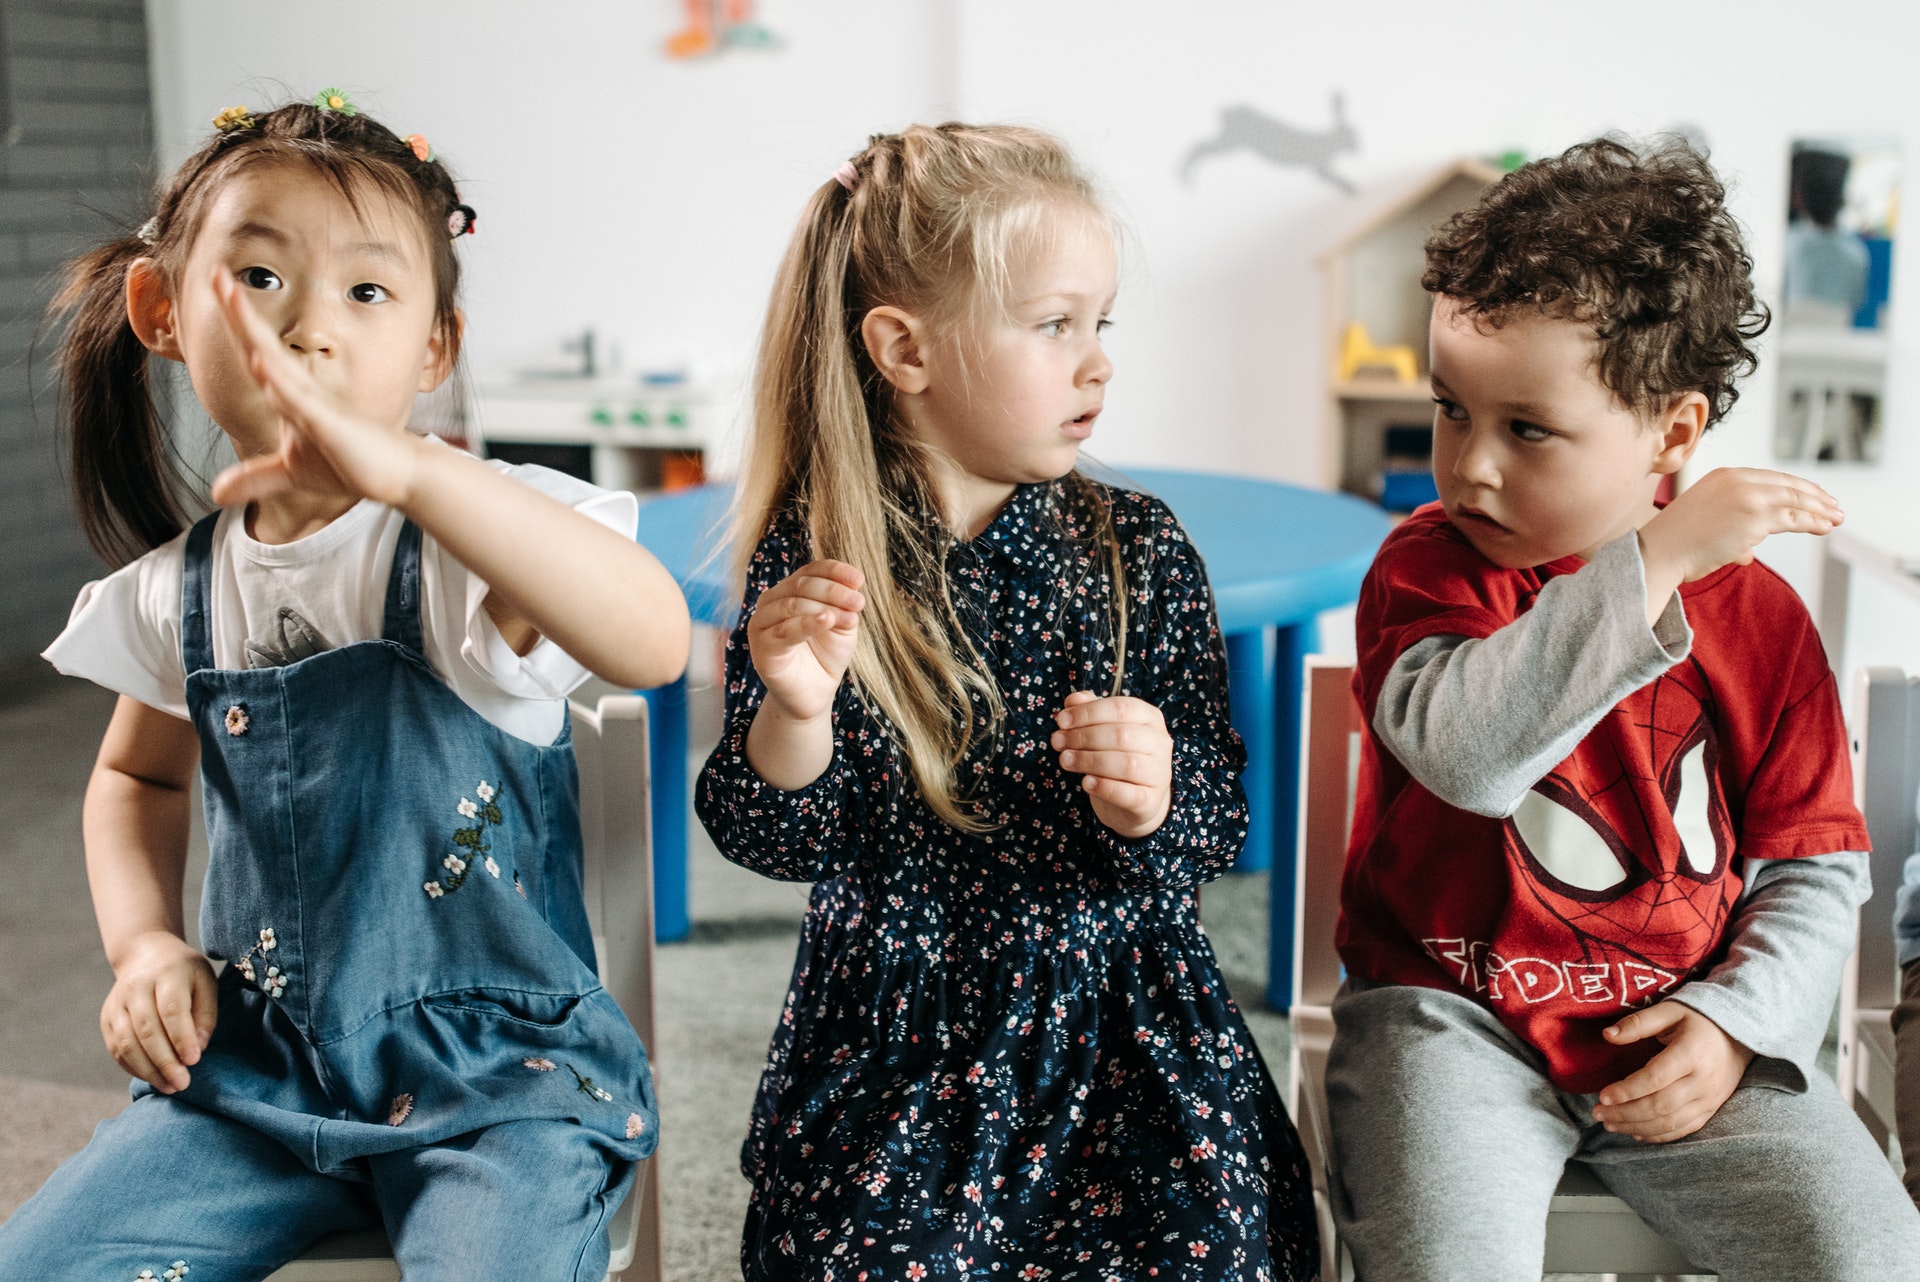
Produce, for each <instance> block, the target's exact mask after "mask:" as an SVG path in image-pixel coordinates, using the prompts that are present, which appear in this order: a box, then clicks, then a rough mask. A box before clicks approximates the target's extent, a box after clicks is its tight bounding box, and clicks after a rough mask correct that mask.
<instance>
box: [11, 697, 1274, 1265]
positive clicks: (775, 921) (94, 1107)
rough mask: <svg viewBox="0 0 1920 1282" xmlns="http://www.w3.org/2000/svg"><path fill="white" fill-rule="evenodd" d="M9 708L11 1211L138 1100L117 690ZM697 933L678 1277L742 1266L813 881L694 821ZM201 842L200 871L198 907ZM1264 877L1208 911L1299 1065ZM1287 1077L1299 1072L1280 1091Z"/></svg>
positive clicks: (194, 875) (662, 1003)
mask: <svg viewBox="0 0 1920 1282" xmlns="http://www.w3.org/2000/svg"><path fill="white" fill-rule="evenodd" d="M7 694H8V698H7V701H6V702H5V704H4V705H0V778H4V779H5V780H6V781H7V789H6V794H7V804H6V815H7V822H6V823H5V824H4V825H3V826H0V888H4V889H0V1219H4V1218H5V1217H6V1216H7V1215H9V1214H11V1213H12V1211H13V1210H14V1208H15V1207H17V1206H18V1205H19V1204H20V1203H21V1202H22V1201H24V1200H25V1199H26V1198H27V1197H29V1196H30V1195H31V1194H32V1193H33V1191H34V1190H35V1189H36V1188H38V1187H39V1186H40V1183H41V1182H42V1181H43V1180H45V1179H46V1177H47V1175H48V1173H49V1172H51V1171H52V1170H53V1168H54V1167H55V1166H57V1165H58V1164H59V1163H60V1162H61V1161H62V1160H63V1159H64V1158H65V1157H66V1156H68V1155H69V1154H71V1153H73V1152H74V1151H75V1150H77V1149H78V1148H79V1147H80V1146H81V1145H82V1144H84V1143H85V1142H86V1138H87V1136H88V1134H89V1133H90V1132H91V1130H92V1128H93V1126H94V1125H95V1124H96V1123H98V1122H99V1121H100V1120H101V1119H102V1118H105V1117H109V1116H111V1115H113V1114H114V1113H116V1112H118V1111H119V1109H120V1108H122V1107H123V1106H124V1105H125V1103H126V1100H127V1094H126V1078H125V1076H124V1075H123V1074H122V1073H121V1072H120V1070H119V1068H118V1067H116V1066H115V1065H114V1063H113V1062H112V1060H110V1059H109V1058H108V1057H107V1054H106V1051H105V1050H104V1049H103V1048H102V1046H101V1044H100V1033H99V1026H98V1012H99V1008H100V1003H101V1001H102V1000H103V999H104V998H105V996H106V994H107V991H108V989H109V988H111V987H112V982H113V976H112V972H111V970H110V969H109V968H108V966H107V964H106V960H105V958H104V957H103V956H102V955H101V949H100V937H99V934H98V932H97V931H96V929H95V926H94V920H93V909H92V905H91V903H90V901H89V899H88V895H87V881H86V869H85V866H84V861H83V858H82V854H81V846H80V800H81V795H82V792H83V791H84V789H85V787H86V780H87V773H88V771H89V769H90V768H91V766H92V762H93V756H94V753H95V751H96V750H97V748H98V745H99V742H100V734H101V731H102V730H103V729H104V727H105V725H106V722H107V718H108V717H109V715H110V714H111V712H112V708H113V698H112V696H111V695H108V694H106V693H104V692H102V691H100V690H98V689H96V688H94V687H93V686H90V685H87V684H85V683H82V682H78V681H62V680H59V679H57V678H49V679H48V680H46V681H45V682H44V683H42V684H39V685H29V686H27V687H25V688H17V687H16V688H12V689H10V690H9V691H8V692H7ZM717 724H718V715H717V709H716V708H715V706H714V700H713V693H712V691H711V690H710V689H709V690H706V691H699V692H696V696H695V706H694V724H693V742H694V743H695V744H697V745H704V744H710V743H711V742H712V741H713V739H714V737H715V735H716V734H717ZM692 827H693V831H694V834H695V835H694V842H693V848H692V851H691V859H692V867H691V875H692V908H693V919H694V927H693V933H692V937H691V938H690V939H689V940H687V941H686V942H685V943H680V944H674V945H671V946H668V947H664V948H662V949H661V950H660V952H659V954H658V957H657V975H658V985H659V996H658V1002H659V1017H658V1018H659V1030H658V1039H659V1045H658V1046H657V1047H654V1048H652V1049H653V1051H654V1058H655V1061H656V1065H657V1072H658V1074H659V1090H660V1102H661V1115H662V1122H661V1137H662V1144H661V1156H660V1178H661V1179H662V1181H663V1183H662V1189H663V1192H664V1201H665V1224H664V1226H663V1228H664V1237H665V1242H666V1255H667V1276H668V1278H669V1279H671V1282H727V1280H729V1279H736V1278H738V1277H739V1276H740V1271H739V1265H738V1263H737V1260H738V1250H739V1234H740V1225H741V1221H742V1219H743V1217H744V1215H745V1212H746V1202H747V1185H746V1181H745V1180H743V1179H742V1178H741V1176H740V1173H739V1147H740V1140H741V1136H742V1135H743V1133H744V1131H745V1126H746V1118H747V1114H748V1110H749V1108H750V1106H751V1103H752V1100H753V1092H754V1086H755V1083H756V1081H757V1079H758V1076H759V1072H760V1065H761V1061H762V1057H763V1056H764V1054H765V1051H766V1044H767V1038H768V1036H769V1034H770V1033H771V1032H772V1030H773V1026H774V1022H775V1020H776V1018H777V1016H778V1014H779V1010H780V1003H781V999H782V998H783V997H784V995H785V993H786V985H787V979H788V975H789V973H790V971H791V969H792V965H793V951H794V942H795V939H796V937H797V935H798V927H799V922H800V918H801V915H802V913H803V912H804V911H805V907H806V888H805V887H802V886H795V885H791V884H783V883H779V882H772V881H768V880H766V879H764V878H761V877H758V876H755V875H754V874H752V873H748V872H745V871H743V870H741V869H739V868H736V867H734V866H733V865H731V864H728V863H727V862H726V861H724V860H722V859H721V858H720V857H719V855H718V854H717V853H715V851H714V850H713V848H712V846H711V845H710V844H709V843H708V842H707V841H706V839H705V835H704V834H703V833H701V832H700V830H699V825H698V824H697V823H696V824H693V825H692ZM204 866H205V863H204V847H201V846H200V845H199V843H198V842H197V841H196V849H195V851H194V858H193V862H192V864H191V866H190V868H189V871H188V878H187V880H188V901H189V902H188V920H189V921H192V920H193V919H194V917H195V915H196V914H197V911H198V908H197V905H198V899H199V893H198V887H199V879H200V875H201V870H202V869H203V868H204ZM1266 903H1267V894H1266V878H1265V877H1264V876H1261V875H1253V876H1238V875H1236V876H1231V877H1228V878H1226V879H1224V880H1223V881H1221V882H1218V883H1216V884H1215V885H1214V886H1211V887H1209V888H1208V890H1207V891H1206V893H1205V895H1204V917H1205V921H1206V924H1207V928H1208V931H1209V933H1210V934H1211V935H1212V937H1213V941H1214V946H1215V948H1216V949H1217V950H1218V952H1219V954H1220V959H1221V965H1222V968H1223V969H1224V970H1225V971H1226V974H1227V979H1228V985H1229V987H1230V988H1231V990H1232V991H1233V992H1234V993H1235V994H1236V995H1237V996H1238V997H1239V999H1240V1001H1241V1004H1242V1009H1243V1010H1245V1011H1246V1013H1247V1017H1248V1022H1249V1023H1250V1024H1251V1025H1252V1027H1253V1031H1254V1034H1255V1037H1256V1038H1257V1039H1258V1041H1259V1043H1260V1046H1261V1048H1262V1050H1263V1052H1264V1053H1265V1055H1266V1057H1267V1062H1268V1063H1269V1064H1270V1065H1273V1066H1275V1067H1276V1068H1277V1069H1279V1070H1281V1071H1282V1072H1284V1068H1285V1065H1286V1062H1287V1040H1286V1039H1287V1027H1286V1021H1285V1020H1284V1019H1282V1018H1281V1017H1279V1016H1277V1015H1274V1014H1272V1013H1269V1012H1267V1011H1266V1010H1265V1009H1264V1007H1263V1006H1262V1004H1261V999H1260V994H1261V991H1262V989H1263V987H1264V977H1265V974H1266V960H1265V949H1266ZM1282 1085H1283V1086H1284V1082H1283V1083H1282Z"/></svg>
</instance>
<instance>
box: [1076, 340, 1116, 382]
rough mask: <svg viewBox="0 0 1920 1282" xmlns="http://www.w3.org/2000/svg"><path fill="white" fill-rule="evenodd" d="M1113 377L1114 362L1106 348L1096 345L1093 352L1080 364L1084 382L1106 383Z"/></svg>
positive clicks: (1081, 376)
mask: <svg viewBox="0 0 1920 1282" xmlns="http://www.w3.org/2000/svg"><path fill="white" fill-rule="evenodd" d="M1112 377H1113V362H1112V361H1111V360H1109V359H1107V352H1106V349H1105V348H1103V347H1096V348H1094V349H1093V354H1092V355H1091V356H1090V357H1088V358H1087V360H1086V361H1084V362H1083V363H1082V364H1081V366H1080V381H1081V382H1082V383H1105V382H1107V381H1108V380H1110V379H1111V378H1112Z"/></svg>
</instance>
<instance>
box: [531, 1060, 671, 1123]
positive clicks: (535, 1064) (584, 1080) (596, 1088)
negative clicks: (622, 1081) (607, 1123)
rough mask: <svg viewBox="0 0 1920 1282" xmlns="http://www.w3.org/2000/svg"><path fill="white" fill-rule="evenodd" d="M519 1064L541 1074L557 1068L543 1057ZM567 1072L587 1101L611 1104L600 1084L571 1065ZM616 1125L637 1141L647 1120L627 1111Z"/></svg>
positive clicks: (609, 1095)
mask: <svg viewBox="0 0 1920 1282" xmlns="http://www.w3.org/2000/svg"><path fill="white" fill-rule="evenodd" d="M520 1062H521V1063H522V1064H525V1065H526V1066H527V1067H528V1068H531V1069H534V1070H536V1071H538V1072H542V1073H551V1072H552V1071H553V1070H554V1069H555V1068H556V1067H557V1065H556V1064H555V1063H554V1062H553V1061H552V1060H550V1059H548V1058H547V1057H546V1056H544V1055H539V1056H532V1057H529V1058H527V1059H523V1060H521V1061H520ZM567 1071H568V1072H569V1073H572V1074H573V1088H574V1089H575V1090H576V1091H579V1092H580V1093H581V1094H582V1095H585V1096H586V1097H587V1098H588V1099H590V1100H593V1101H594V1102H595V1103H599V1104H613V1092H612V1091H609V1090H608V1089H606V1088H605V1087H604V1086H602V1085H600V1083H598V1082H596V1081H594V1080H593V1079H592V1078H591V1077H588V1076H586V1075H585V1074H584V1073H582V1072H581V1071H580V1070H579V1069H577V1068H575V1067H574V1066H573V1065H572V1064H568V1065H567ZM614 1108H615V1109H616V1110H618V1109H623V1108H628V1104H627V1103H625V1102H622V1103H619V1104H614ZM615 1116H616V1117H618V1116H619V1114H618V1112H616V1113H615ZM617 1125H619V1126H620V1127H621V1129H622V1130H623V1131H624V1132H625V1134H626V1137H627V1138H628V1139H630V1140H637V1139H639V1138H640V1136H641V1135H643V1134H645V1133H646V1129H647V1119H646V1117H645V1116H644V1115H643V1114H641V1113H639V1112H638V1111H634V1110H632V1109H629V1111H628V1112H627V1115H626V1119H625V1120H624V1121H623V1122H620V1123H618V1124H617ZM615 1133H616V1134H618V1133H619V1132H615Z"/></svg>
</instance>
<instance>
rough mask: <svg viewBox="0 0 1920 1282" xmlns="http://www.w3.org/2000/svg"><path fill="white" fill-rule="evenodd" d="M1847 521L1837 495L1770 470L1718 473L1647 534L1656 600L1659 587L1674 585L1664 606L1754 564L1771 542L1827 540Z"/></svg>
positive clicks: (1643, 548)
mask: <svg viewBox="0 0 1920 1282" xmlns="http://www.w3.org/2000/svg"><path fill="white" fill-rule="evenodd" d="M1845 519H1846V514H1845V513H1843V512H1842V511H1841V510H1840V504H1839V503H1838V502H1836V501H1835V500H1834V497H1833V495H1831V494H1829V493H1827V492H1826V491H1825V490H1823V489H1821V488H1820V487H1819V486H1818V485H1815V484H1814V483H1813V482H1812V481H1808V480H1803V479H1802V478H1800V477H1797V476H1789V475H1788V474H1787V473H1785V472H1770V471H1767V470H1766V469H1764V468H1753V467H1722V468H1716V469H1715V470H1713V471H1711V472H1709V473H1707V474H1706V475H1705V476H1703V477H1701V478H1700V479H1699V480H1698V481H1696V482H1695V483H1694V484H1693V485H1691V486H1689V487H1688V488H1687V490H1686V492H1685V493H1683V494H1681V495H1680V496H1679V497H1678V498H1676V499H1674V500H1673V502H1671V503H1669V504H1667V506H1666V507H1665V508H1664V509H1662V510H1661V512H1660V514H1659V515H1658V516H1656V517H1654V518H1653V519H1652V520H1651V521H1648V522H1647V523H1646V524H1645V525H1643V526H1641V527H1640V556H1641V560H1642V562H1643V563H1644V564H1645V566H1646V572H1647V582H1648V589H1649V596H1651V595H1652V592H1653V591H1654V590H1655V588H1656V580H1659V581H1660V583H1661V584H1664V585H1669V586H1667V590H1666V591H1663V592H1661V593H1660V596H1659V600H1658V604H1660V605H1662V606H1664V605H1665V603H1666V598H1667V597H1668V596H1669V595H1671V592H1672V586H1671V585H1678V584H1681V583H1691V582H1693V581H1694V580H1695V579H1701V578H1705V577H1706V576H1707V575H1709V574H1712V573H1713V572H1714V571H1715V570H1717V569H1719V568H1720V567H1721V566H1723V565H1736V564H1737V565H1745V564H1747V563H1748V562H1750V561H1752V560H1753V550H1754V549H1755V548H1756V547H1758V546H1760V543H1761V540H1763V539H1765V538H1766V537H1767V536H1768V535H1771V534H1785V533H1790V532H1796V531H1797V532H1798V533H1801V534H1825V533H1827V532H1828V531H1830V530H1832V529H1833V528H1834V527H1835V526H1837V525H1839V524H1840V523H1841V522H1842V521H1844V520H1845Z"/></svg>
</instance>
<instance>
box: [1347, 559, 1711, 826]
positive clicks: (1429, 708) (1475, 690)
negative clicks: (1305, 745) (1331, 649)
mask: <svg viewBox="0 0 1920 1282" xmlns="http://www.w3.org/2000/svg"><path fill="white" fill-rule="evenodd" d="M1646 594H1647V588H1646V583H1645V580H1644V578H1643V576H1642V573H1641V565H1640V552H1639V545H1638V543H1637V542H1636V540H1635V537H1634V535H1633V534H1632V533H1631V532H1629V533H1627V534H1625V535H1622V536H1621V537H1620V538H1617V539H1615V540H1614V541H1613V542H1611V543H1608V544H1606V545H1605V546H1604V547H1602V548H1601V549H1600V550H1599V551H1598V552H1597V553H1596V554H1595V555H1594V558H1593V560H1591V561H1590V562H1588V563H1587V565H1586V566H1584V567H1583V568H1582V569H1581V570H1580V571H1579V572H1578V573H1577V574H1565V575H1561V576H1559V577H1557V578H1555V579H1553V580H1552V581H1550V582H1549V583H1548V584H1547V585H1546V586H1545V587H1544V588H1542V589H1541V590H1540V593H1539V594H1538V595H1537V596H1536V597H1535V598H1534V600H1533V604H1532V606H1531V608H1529V609H1528V610H1527V611H1526V612H1525V613H1523V614H1521V615H1520V617H1519V618H1517V619H1515V620H1514V621H1513V622H1511V623H1509V624H1507V625H1506V626H1505V627H1503V628H1501V629H1500V630H1499V631H1497V632H1495V633H1493V634H1492V635H1491V636H1487V637H1484V638H1470V637H1465V636H1456V635H1439V636H1430V637H1428V638H1426V639H1425V640H1423V641H1419V642H1417V643H1415V644H1414V645H1412V646H1409V647H1408V648H1407V649H1406V650H1405V651H1404V652H1402V653H1401V655H1400V656H1399V658H1397V659H1396V660H1395V661H1394V663H1393V667H1392V668H1391V670H1390V671H1389V672H1388V673H1387V676H1386V679H1385V680H1384V681H1383V682H1382V683H1381V687H1380V695H1379V698H1378V699H1377V700H1376V702H1375V704H1374V712H1373V729H1374V731H1375V733H1376V734H1378V735H1379V736H1380V741H1381V743H1383V744H1384V745H1385V746H1386V747H1387V749H1388V750H1389V751H1390V752H1392V753H1393V755H1394V756H1395V757H1397V758H1398V759H1399V761H1400V763H1401V764H1402V765H1404V766H1405V767H1406V768H1407V770H1408V772H1409V773H1411V774H1412V775H1413V777H1414V778H1415V779H1417V780H1419V781H1420V783H1421V785H1422V786H1424V787H1425V788H1426V789H1427V790H1428V791H1429V792H1431V793H1433V794H1434V795H1435V796H1436V797H1438V798H1440V800H1442V801H1444V802H1446V803H1447V804H1448V805H1450V806H1457V807H1459V808H1460V809H1462V810H1467V811H1471V812H1473V813H1475V814H1481V815H1490V816H1492V817H1494V818H1505V817H1506V816H1508V815H1510V814H1512V813H1513V811H1514V809H1515V807H1517V806H1518V805H1519V804H1520V802H1521V800H1522V799H1523V798H1524V797H1525V796H1526V795H1527V790H1528V789H1529V788H1532V787H1533V785H1534V784H1536V783H1538V782H1539V781H1540V779H1541V777H1542V776H1544V775H1545V774H1546V773H1547V772H1548V771H1549V770H1551V769H1553V767H1555V766H1556V765H1558V764H1559V763H1560V762H1562V761H1564V760H1566V759H1567V756H1568V754H1570V753H1571V752H1572V751H1573V750H1574V748H1575V747H1576V746H1578V744H1579V743H1580V741H1581V740H1582V739H1584V738H1585V737H1586V736H1587V734H1588V732H1590V731H1591V730H1592V729H1593V727H1594V726H1595V725H1597V724H1598V723H1599V721H1600V719H1601V718H1602V717H1604V716H1606V715H1607V713H1608V712H1609V711H1611V710H1612V708H1613V707H1614V706H1615V705H1616V704H1618V703H1619V702H1620V701H1621V700H1622V699H1624V698H1626V697H1627V696H1628V695H1630V694H1632V693H1633V692H1634V691H1635V690H1638V689H1639V688H1640V687H1642V686H1644V685H1646V684H1647V683H1648V682H1650V681H1653V680H1654V679H1655V678H1657V677H1658V676H1659V675H1660V674H1661V673H1663V672H1665V671H1666V670H1667V669H1668V668H1669V667H1671V666H1673V665H1674V664H1675V663H1677V662H1679V661H1680V660H1681V659H1684V658H1685V657H1686V656H1687V654H1688V652H1689V650H1690V649H1691V647H1692V644H1693V633H1692V631H1691V630H1690V629H1689V628H1688V627H1687V621H1686V616H1685V614H1684V613H1683V612H1682V611H1681V608H1680V599H1679V597H1678V596H1677V595H1674V594H1672V593H1671V592H1669V594H1668V597H1667V605H1666V608H1665V610H1664V611H1663V613H1662V614H1661V615H1660V617H1659V619H1658V621H1657V623H1655V624H1654V626H1652V627H1649V626H1648V625H1647V623H1646V620H1645V619H1644V618H1643V617H1642V612H1641V603H1642V602H1643V601H1644V600H1645V599H1646Z"/></svg>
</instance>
